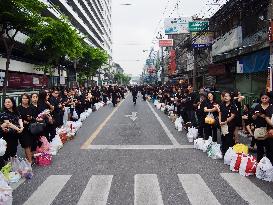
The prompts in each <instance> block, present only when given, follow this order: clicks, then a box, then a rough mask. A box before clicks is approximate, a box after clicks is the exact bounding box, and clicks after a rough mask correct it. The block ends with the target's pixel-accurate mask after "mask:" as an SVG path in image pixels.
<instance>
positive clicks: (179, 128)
mask: <svg viewBox="0 0 273 205" xmlns="http://www.w3.org/2000/svg"><path fill="white" fill-rule="evenodd" d="M177 130H178V132H182V130H183V126H182V123H179V124H178V127H177Z"/></svg>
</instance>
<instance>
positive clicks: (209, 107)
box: [204, 93, 218, 142]
mask: <svg viewBox="0 0 273 205" xmlns="http://www.w3.org/2000/svg"><path fill="white" fill-rule="evenodd" d="M204 104H205V105H204V112H205V113H206V116H207V115H208V113H211V114H212V115H213V117H214V120H215V123H214V124H213V125H209V124H205V135H206V139H208V138H209V136H212V141H213V142H217V124H218V122H217V120H218V110H217V108H216V106H217V103H216V101H215V99H214V95H213V94H212V93H208V99H207V100H206V101H205V103H204Z"/></svg>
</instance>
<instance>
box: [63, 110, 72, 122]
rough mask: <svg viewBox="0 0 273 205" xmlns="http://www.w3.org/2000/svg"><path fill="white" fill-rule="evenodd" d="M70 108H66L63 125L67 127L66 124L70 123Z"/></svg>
mask: <svg viewBox="0 0 273 205" xmlns="http://www.w3.org/2000/svg"><path fill="white" fill-rule="evenodd" d="M69 109H70V108H69V107H65V108H64V116H63V124H64V125H65V124H66V122H67V121H68V112H69Z"/></svg>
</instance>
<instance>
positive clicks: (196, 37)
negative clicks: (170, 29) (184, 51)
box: [192, 32, 213, 48]
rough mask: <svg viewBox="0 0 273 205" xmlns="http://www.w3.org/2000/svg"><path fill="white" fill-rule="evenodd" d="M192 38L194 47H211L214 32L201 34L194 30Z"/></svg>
mask: <svg viewBox="0 0 273 205" xmlns="http://www.w3.org/2000/svg"><path fill="white" fill-rule="evenodd" d="M192 38H193V40H192V46H193V47H194V48H204V47H209V46H211V45H212V42H213V33H212V32H205V33H202V34H200V33H198V32H192Z"/></svg>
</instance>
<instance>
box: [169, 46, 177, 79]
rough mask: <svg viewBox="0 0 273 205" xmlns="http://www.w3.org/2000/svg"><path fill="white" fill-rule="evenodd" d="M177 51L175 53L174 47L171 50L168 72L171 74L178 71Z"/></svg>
mask: <svg viewBox="0 0 273 205" xmlns="http://www.w3.org/2000/svg"><path fill="white" fill-rule="evenodd" d="M175 58H176V53H175V50H174V49H172V50H171V51H170V63H169V66H168V74H169V75H174V74H175V72H176V59H175Z"/></svg>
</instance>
